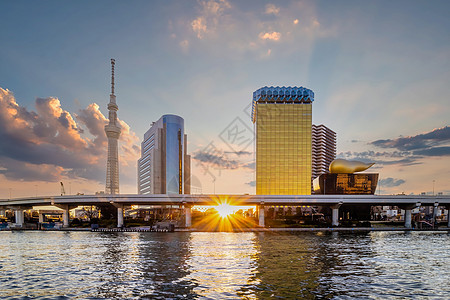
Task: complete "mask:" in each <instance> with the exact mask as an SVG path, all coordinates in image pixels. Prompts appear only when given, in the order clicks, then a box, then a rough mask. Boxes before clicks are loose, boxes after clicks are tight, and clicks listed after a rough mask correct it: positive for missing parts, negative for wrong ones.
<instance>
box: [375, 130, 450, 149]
mask: <svg viewBox="0 0 450 300" xmlns="http://www.w3.org/2000/svg"><path fill="white" fill-rule="evenodd" d="M447 143H450V127H449V126H445V127H443V128H438V129H434V130H432V131H430V132H427V133H423V134H418V135H415V136H409V137H399V138H397V139H393V140H391V139H387V140H377V141H374V142H371V144H372V145H374V146H377V147H380V148H394V149H398V150H400V151H411V150H421V149H428V148H431V147H434V146H439V145H443V144H447Z"/></svg>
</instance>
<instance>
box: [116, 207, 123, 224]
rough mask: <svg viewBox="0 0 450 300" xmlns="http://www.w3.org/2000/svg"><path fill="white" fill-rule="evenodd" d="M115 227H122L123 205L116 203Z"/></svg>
mask: <svg viewBox="0 0 450 300" xmlns="http://www.w3.org/2000/svg"><path fill="white" fill-rule="evenodd" d="M117 227H118V228H122V227H123V205H117Z"/></svg>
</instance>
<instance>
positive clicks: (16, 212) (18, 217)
mask: <svg viewBox="0 0 450 300" xmlns="http://www.w3.org/2000/svg"><path fill="white" fill-rule="evenodd" d="M14 216H15V217H16V226H22V225H23V221H24V214H23V209H15V210H14Z"/></svg>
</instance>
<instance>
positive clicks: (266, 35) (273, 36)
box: [259, 31, 281, 41]
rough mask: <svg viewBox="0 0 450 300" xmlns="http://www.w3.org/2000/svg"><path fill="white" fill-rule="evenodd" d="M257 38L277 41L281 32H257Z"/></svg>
mask: <svg viewBox="0 0 450 300" xmlns="http://www.w3.org/2000/svg"><path fill="white" fill-rule="evenodd" d="M259 38H260V39H262V40H271V41H278V40H279V39H280V38H281V33H279V32H276V31H272V32H261V33H260V34H259Z"/></svg>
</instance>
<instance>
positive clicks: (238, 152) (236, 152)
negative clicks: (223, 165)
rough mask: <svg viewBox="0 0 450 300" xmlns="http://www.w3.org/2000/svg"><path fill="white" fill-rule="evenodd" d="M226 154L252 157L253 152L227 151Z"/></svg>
mask: <svg viewBox="0 0 450 300" xmlns="http://www.w3.org/2000/svg"><path fill="white" fill-rule="evenodd" d="M225 153H227V154H234V155H237V156H241V155H251V154H252V153H253V152H249V151H225Z"/></svg>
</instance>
